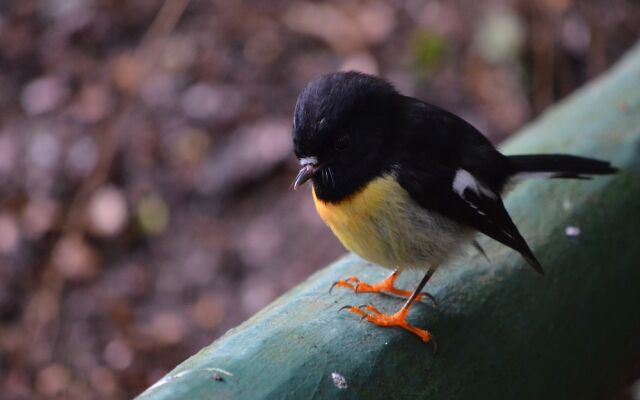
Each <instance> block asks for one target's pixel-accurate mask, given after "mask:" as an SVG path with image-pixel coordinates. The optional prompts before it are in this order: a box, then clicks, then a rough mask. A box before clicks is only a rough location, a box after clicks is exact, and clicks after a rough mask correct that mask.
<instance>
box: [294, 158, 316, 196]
mask: <svg viewBox="0 0 640 400" xmlns="http://www.w3.org/2000/svg"><path fill="white" fill-rule="evenodd" d="M318 168H319V167H318V166H317V165H315V164H307V165H305V166H303V167H302V168H300V172H298V176H296V179H295V180H294V181H293V185H291V187H292V188H293V190H296V189H297V188H299V187H300V186H302V185H304V184H305V182H306V181H308V180H309V179H311V178H312V177H313V176H314V175H315V174H316V172H317V171H318Z"/></svg>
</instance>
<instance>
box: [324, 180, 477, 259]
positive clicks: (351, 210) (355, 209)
mask: <svg viewBox="0 0 640 400" xmlns="http://www.w3.org/2000/svg"><path fill="white" fill-rule="evenodd" d="M313 199H314V203H315V206H316V210H317V211H318V214H319V215H320V217H321V218H322V220H323V221H324V222H325V223H326V224H327V225H328V226H329V227H330V228H331V230H332V231H333V233H334V234H335V235H336V236H337V237H338V239H339V240H340V241H341V242H342V244H343V245H344V246H345V247H346V248H347V249H349V250H351V251H353V252H354V253H356V254H358V255H359V256H361V257H362V258H364V259H366V260H369V261H371V262H373V263H375V264H378V265H381V266H383V267H387V268H401V269H402V268H421V269H422V268H427V267H429V266H430V265H433V266H435V265H437V264H440V263H442V262H443V261H444V260H446V258H448V257H449V255H450V254H451V252H452V251H454V250H456V248H457V247H458V246H459V244H460V242H461V238H463V237H466V235H467V234H469V233H470V231H469V230H468V229H467V228H464V227H462V226H460V225H459V224H457V223H455V222H453V221H451V220H449V219H447V218H444V217H443V216H441V215H439V214H437V213H433V212H429V211H427V210H426V209H424V208H422V207H421V206H419V205H418V204H417V203H416V202H415V201H414V200H413V199H411V197H410V196H409V193H407V191H406V190H404V189H403V188H402V187H401V186H400V184H398V182H397V181H396V179H395V178H394V177H393V176H391V175H385V176H383V177H379V178H376V179H374V180H372V181H371V182H369V184H367V186H366V187H365V188H364V189H362V190H361V191H359V192H358V193H356V194H354V195H352V196H350V197H349V198H347V199H345V200H343V201H340V202H338V203H327V202H324V201H322V200H319V199H318V198H317V197H316V195H315V192H314V193H313Z"/></svg>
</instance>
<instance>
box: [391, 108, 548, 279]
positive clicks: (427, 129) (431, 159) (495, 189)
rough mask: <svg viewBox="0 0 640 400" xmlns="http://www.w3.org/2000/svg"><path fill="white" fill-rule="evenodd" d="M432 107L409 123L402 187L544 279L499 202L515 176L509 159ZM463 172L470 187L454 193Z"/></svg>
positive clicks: (400, 178)
mask: <svg viewBox="0 0 640 400" xmlns="http://www.w3.org/2000/svg"><path fill="white" fill-rule="evenodd" d="M427 106H428V105H427ZM428 107H429V108H428V110H427V111H428V112H427V113H423V114H421V115H420V116H419V117H416V116H414V118H417V119H416V120H414V121H409V127H410V129H409V130H408V131H406V132H405V134H407V135H408V136H406V137H405V141H404V143H405V151H402V152H401V155H402V156H401V157H399V163H400V166H401V167H400V168H399V171H398V181H399V183H400V185H401V186H402V187H403V188H404V189H405V190H407V191H408V192H409V194H410V195H411V197H412V198H413V199H414V200H415V201H417V202H418V204H420V205H421V206H423V207H425V208H427V209H430V210H434V211H436V212H438V213H440V214H442V215H444V216H446V217H448V218H451V219H452V220H454V221H457V222H458V223H461V224H463V225H467V226H470V227H472V228H474V229H476V230H478V231H480V232H482V233H484V234H485V235H487V236H489V237H491V238H492V239H494V240H497V241H498V242H500V243H502V244H504V245H506V246H508V247H510V248H512V249H514V250H516V251H518V252H519V253H520V254H521V255H522V256H523V257H524V259H525V260H526V261H527V262H528V263H529V264H530V265H531V266H532V267H533V268H534V269H535V270H536V271H538V272H540V273H543V269H542V266H541V265H540V263H539V262H538V260H537V259H536V257H535V255H534V254H533V252H532V251H531V249H530V248H529V246H528V245H527V242H526V241H525V240H524V238H523V237H522V235H521V234H520V232H519V231H518V228H517V227H516V226H515V224H514V223H513V221H512V220H511V217H510V216H509V213H508V212H507V210H506V209H505V208H504V204H503V202H502V199H501V198H500V191H501V189H502V186H503V185H504V182H505V181H506V179H507V178H508V174H509V173H510V169H509V166H508V164H507V163H508V161H507V160H506V157H504V156H503V155H502V154H500V153H499V152H498V151H497V150H496V149H495V148H494V147H493V146H492V145H491V144H490V143H489V142H488V141H487V140H486V139H485V138H484V137H483V136H482V134H481V133H480V132H478V131H477V130H475V128H473V127H472V126H471V125H469V124H468V123H466V122H464V121H463V120H462V119H460V118H458V117H456V116H455V115H453V114H450V113H448V112H446V111H443V110H440V109H438V108H436V107H433V106H428ZM422 108H423V109H424V107H422ZM478 136H480V137H478ZM409 149H410V151H407V150H409ZM460 171H463V173H464V174H468V175H469V176H468V177H467V178H469V177H470V178H469V179H468V180H467V183H469V185H457V186H458V187H457V189H454V180H455V179H456V176H457V175H458V174H459V173H460Z"/></svg>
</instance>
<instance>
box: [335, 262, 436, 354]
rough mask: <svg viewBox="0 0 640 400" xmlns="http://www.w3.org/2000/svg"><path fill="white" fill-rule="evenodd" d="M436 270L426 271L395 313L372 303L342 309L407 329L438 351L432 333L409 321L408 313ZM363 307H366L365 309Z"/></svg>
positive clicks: (386, 324)
mask: <svg viewBox="0 0 640 400" xmlns="http://www.w3.org/2000/svg"><path fill="white" fill-rule="evenodd" d="M434 270H435V269H434V268H432V269H429V271H428V272H427V273H426V275H425V276H424V278H422V280H421V281H420V284H418V287H417V288H416V290H415V291H414V292H413V293H412V294H411V296H410V297H409V299H408V300H407V302H406V303H405V304H404V305H403V306H402V308H401V309H400V310H399V311H398V312H396V313H395V314H392V315H388V314H383V313H382V312H380V311H379V310H378V309H377V308H375V307H374V306H373V305H371V304H366V305H364V306H360V307H356V306H350V305H349V306H344V307H342V308H341V309H340V310H343V309H348V310H349V311H350V312H352V313H354V314H358V315H359V316H361V317H362V319H363V320H367V321H369V322H371V323H373V324H375V325H378V326H384V327H390V326H396V327H398V328H402V329H405V330H407V331H409V332H411V333H413V334H414V335H417V336H418V337H419V338H420V339H422V341H423V342H425V343H427V342H432V343H433V345H434V348H435V350H436V351H437V349H438V347H437V344H436V343H435V340H434V339H433V336H432V335H431V333H429V332H428V331H426V330H424V329H420V328H417V327H415V326H413V325H411V324H409V323H408V322H407V315H408V314H409V310H410V309H411V306H412V305H413V304H414V303H415V302H416V300H418V296H420V294H421V293H420V292H421V290H422V288H424V285H425V284H426V283H427V281H428V280H429V278H431V275H432V274H433V272H434ZM362 308H364V310H363V309H362ZM365 310H366V311H365ZM367 311H368V312H367Z"/></svg>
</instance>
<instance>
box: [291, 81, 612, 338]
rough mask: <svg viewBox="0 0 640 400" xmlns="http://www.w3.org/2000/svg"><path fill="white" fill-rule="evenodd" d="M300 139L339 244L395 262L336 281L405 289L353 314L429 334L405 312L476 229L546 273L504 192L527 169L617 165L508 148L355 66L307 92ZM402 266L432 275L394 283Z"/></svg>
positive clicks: (305, 166) (562, 172) (551, 174)
mask: <svg viewBox="0 0 640 400" xmlns="http://www.w3.org/2000/svg"><path fill="white" fill-rule="evenodd" d="M293 144H294V150H295V154H296V156H297V158H298V159H299V161H300V164H301V169H300V172H299V173H298V176H297V177H296V178H295V181H294V183H293V188H294V189H297V188H298V187H300V186H301V185H303V184H304V183H305V182H306V181H308V180H310V179H311V180H312V181H313V199H314V202H315V206H316V209H317V211H318V214H319V215H320V217H321V218H322V219H323V220H324V222H325V223H326V224H327V225H328V226H329V227H330V228H331V230H332V231H333V233H334V234H335V235H336V236H337V237H338V239H339V240H340V241H341V242H342V244H343V245H344V246H345V247H346V248H347V249H349V250H351V251H353V252H354V253H356V254H358V255H359V256H361V257H362V258H364V259H366V260H368V261H371V262H372V263H375V264H378V265H380V266H383V267H385V268H388V269H392V270H393V272H392V273H391V274H390V275H389V276H388V277H387V278H386V279H385V280H383V281H382V282H379V283H377V284H367V283H364V282H360V281H359V280H358V278H356V277H350V278H348V279H345V280H340V281H338V282H336V285H338V286H343V287H347V288H350V289H352V290H355V291H358V292H382V291H384V292H388V293H393V294H397V295H401V296H407V297H408V300H407V302H406V303H405V304H404V305H403V307H402V308H401V309H400V310H399V311H398V312H397V313H395V314H393V315H386V314H383V313H381V312H380V311H378V310H377V309H376V308H375V307H373V306H372V305H368V306H366V307H364V309H362V308H359V307H353V306H348V308H349V310H350V311H351V312H354V313H356V314H359V315H361V316H362V317H363V318H364V319H366V320H367V321H369V322H372V323H374V324H376V325H380V326H397V327H401V328H404V329H407V330H409V331H411V332H413V333H415V334H416V335H418V336H419V337H420V338H421V339H422V340H423V341H425V342H428V341H429V340H431V338H432V337H431V334H430V333H429V332H428V331H426V330H423V329H420V328H417V327H414V326H412V325H410V324H409V323H407V321H406V316H407V314H408V312H409V309H410V308H411V306H412V304H413V303H414V302H415V301H416V300H420V299H421V298H422V297H423V296H425V295H426V294H424V293H422V290H423V288H424V286H425V284H426V283H427V281H428V280H429V278H430V277H431V275H432V274H433V273H434V271H435V270H436V269H437V268H438V267H439V266H440V265H442V264H443V263H445V262H446V261H447V260H449V259H450V258H451V257H453V256H455V255H456V254H459V253H460V252H461V251H462V250H463V248H464V247H465V246H467V245H469V244H474V243H475V241H474V236H475V235H476V233H477V232H481V233H483V234H485V235H487V236H489V237H491V238H493V239H495V240H497V241H498V242H500V243H502V244H504V245H506V246H508V247H510V248H512V249H514V250H516V251H518V252H519V253H520V254H521V255H522V256H523V257H524V259H525V260H526V261H527V262H528V263H529V265H531V266H532V267H533V268H534V269H535V270H536V271H537V272H539V273H541V274H542V273H543V269H542V266H541V265H540V263H539V262H538V260H537V259H536V256H535V255H534V254H533V252H532V251H531V249H530V248H529V246H528V245H527V242H526V241H525V240H524V238H523V237H522V235H521V234H520V232H519V231H518V228H517V227H516V226H515V225H514V223H513V221H512V220H511V217H510V216H509V213H508V212H507V210H506V209H505V207H504V204H503V202H502V199H501V193H503V191H505V188H507V187H508V186H509V185H510V184H511V183H513V182H515V181H517V180H520V179H523V178H529V177H546V178H577V179H585V178H589V176H591V175H606V174H612V173H614V172H615V171H616V169H615V168H613V167H612V166H611V165H610V163H608V162H605V161H600V160H594V159H590V158H584V157H578V156H572V155H564V154H535V155H514V156H505V155H503V154H501V153H500V152H499V151H498V150H496V149H495V147H494V146H493V145H492V144H491V143H490V142H489V141H488V140H487V139H486V138H485V137H484V136H483V135H482V134H481V133H480V132H479V131H478V130H477V129H475V128H474V127H473V126H471V125H470V124H469V123H467V122H466V121H464V120H463V119H461V118H460V117H458V116H456V115H454V114H452V113H450V112H448V111H445V110H443V109H441V108H438V107H436V106H434V105H431V104H429V103H426V102H424V101H421V100H418V99H415V98H412V97H408V96H403V95H401V94H400V93H398V92H397V91H396V90H395V89H394V87H393V86H392V85H391V84H390V83H388V82H387V81H385V80H384V79H381V78H378V77H375V76H371V75H366V74H362V73H358V72H340V73H333V74H329V75H324V76H322V77H320V78H318V79H316V80H314V81H312V82H310V83H309V84H308V85H307V86H306V87H305V88H304V90H303V91H302V93H301V94H300V95H299V97H298V100H297V103H296V107H295V112H294V119H293ZM475 244H476V245H477V243H475ZM404 269H419V270H423V271H425V275H424V278H423V279H422V280H421V281H420V283H419V284H418V286H417V287H416V289H415V290H414V291H413V292H408V291H404V290H400V289H398V288H396V287H395V286H394V281H395V280H396V277H397V276H398V274H399V273H400V271H402V270H404Z"/></svg>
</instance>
